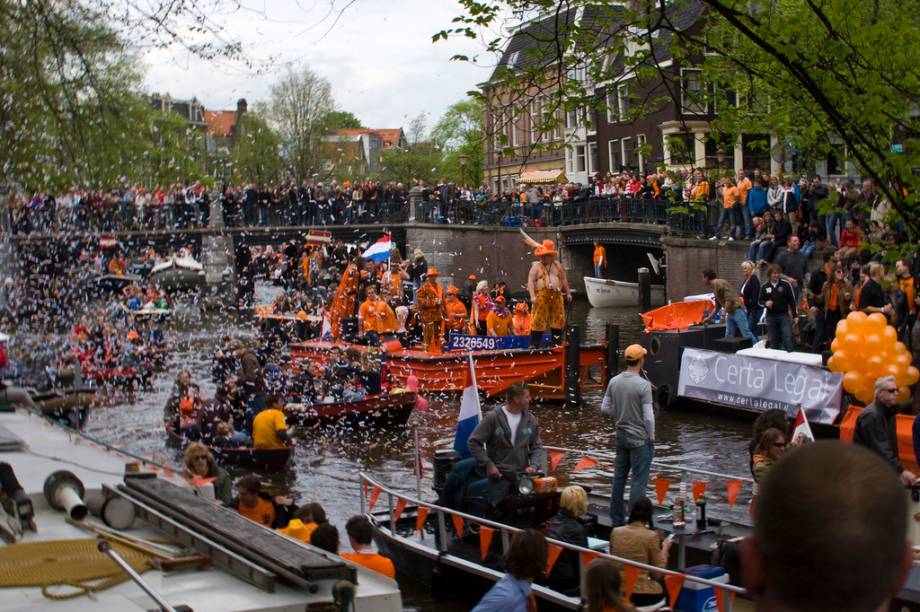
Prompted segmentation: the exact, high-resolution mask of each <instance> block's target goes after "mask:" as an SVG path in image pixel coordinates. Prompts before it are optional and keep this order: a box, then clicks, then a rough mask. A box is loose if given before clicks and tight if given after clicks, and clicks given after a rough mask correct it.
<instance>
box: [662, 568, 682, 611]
mask: <svg viewBox="0 0 920 612" xmlns="http://www.w3.org/2000/svg"><path fill="white" fill-rule="evenodd" d="M685 578H686V576H684V575H683V574H666V575H665V577H664V586H665V588H667V589H668V605H669V606H670V607H672V608H673V607H674V604H675V603H676V602H677V596H678V595H680V590H681V589H682V588H683V587H684V579H685Z"/></svg>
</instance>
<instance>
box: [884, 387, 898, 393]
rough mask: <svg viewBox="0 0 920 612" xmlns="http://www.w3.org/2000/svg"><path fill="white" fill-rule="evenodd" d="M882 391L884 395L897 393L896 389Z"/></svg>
mask: <svg viewBox="0 0 920 612" xmlns="http://www.w3.org/2000/svg"><path fill="white" fill-rule="evenodd" d="M882 391H884V392H885V393H897V392H898V390H897V388H895V389H882Z"/></svg>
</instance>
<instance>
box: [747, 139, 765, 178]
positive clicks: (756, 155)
mask: <svg viewBox="0 0 920 612" xmlns="http://www.w3.org/2000/svg"><path fill="white" fill-rule="evenodd" d="M741 155H742V157H741V166H742V167H743V168H744V169H745V170H746V171H747V172H749V173H752V174H753V172H754V170H755V169H757V168H759V169H760V170H762V171H763V172H764V173H769V172H770V135H769V134H742V135H741Z"/></svg>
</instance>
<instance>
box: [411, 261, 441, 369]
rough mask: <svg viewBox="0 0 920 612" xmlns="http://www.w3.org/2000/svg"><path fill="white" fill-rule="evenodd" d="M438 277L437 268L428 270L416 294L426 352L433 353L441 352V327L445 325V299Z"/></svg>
mask: <svg viewBox="0 0 920 612" xmlns="http://www.w3.org/2000/svg"><path fill="white" fill-rule="evenodd" d="M438 276H440V273H439V272H438V270H437V269H436V268H428V272H427V273H426V274H425V282H424V283H422V286H421V287H419V288H418V290H417V291H416V292H415V297H416V300H417V301H418V314H419V318H420V319H421V321H422V334H423V338H424V344H425V350H427V351H429V352H431V353H440V352H441V327H442V325H443V324H444V297H443V295H442V291H441V285H439V284H438Z"/></svg>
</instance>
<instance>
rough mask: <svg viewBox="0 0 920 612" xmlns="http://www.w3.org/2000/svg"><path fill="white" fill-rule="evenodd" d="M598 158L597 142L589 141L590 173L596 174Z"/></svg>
mask: <svg viewBox="0 0 920 612" xmlns="http://www.w3.org/2000/svg"><path fill="white" fill-rule="evenodd" d="M597 167H598V159H597V143H596V142H589V143H588V174H594V173H595V172H596V171H597Z"/></svg>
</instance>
